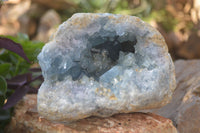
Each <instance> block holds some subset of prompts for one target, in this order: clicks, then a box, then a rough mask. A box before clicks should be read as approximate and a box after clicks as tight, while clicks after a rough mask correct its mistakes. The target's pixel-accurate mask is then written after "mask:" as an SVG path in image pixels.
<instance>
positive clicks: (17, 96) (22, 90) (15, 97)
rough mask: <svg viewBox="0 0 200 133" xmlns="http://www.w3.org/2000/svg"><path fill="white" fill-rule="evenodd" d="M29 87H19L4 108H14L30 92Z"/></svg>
mask: <svg viewBox="0 0 200 133" xmlns="http://www.w3.org/2000/svg"><path fill="white" fill-rule="evenodd" d="M30 89H31V88H30V87H29V86H23V87H19V88H17V89H16V90H15V92H14V93H13V94H12V95H11V96H10V97H9V98H8V100H7V103H6V104H5V105H4V106H3V109H8V108H11V107H13V106H14V105H15V104H17V102H18V101H19V100H21V99H22V97H23V96H24V95H26V93H27V92H28V91H29V90H30Z"/></svg>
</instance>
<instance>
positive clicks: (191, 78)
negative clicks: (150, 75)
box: [145, 60, 200, 133]
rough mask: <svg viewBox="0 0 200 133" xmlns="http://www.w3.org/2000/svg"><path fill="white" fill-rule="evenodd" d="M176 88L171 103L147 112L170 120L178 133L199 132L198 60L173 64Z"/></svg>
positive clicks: (199, 80) (199, 62) (199, 76)
mask: <svg viewBox="0 0 200 133" xmlns="http://www.w3.org/2000/svg"><path fill="white" fill-rule="evenodd" d="M175 68H176V81H177V88H176V89H175V91H174V94H173V98H172V101H171V103H169V104H168V105H166V106H164V107H162V108H160V109H153V110H148V111H145V112H152V113H156V114H158V115H161V116H164V117H166V118H169V119H171V120H172V121H173V122H174V125H176V126H177V129H178V131H179V132H180V133H199V132H200V126H199V125H200V60H189V61H186V60H178V61H176V62H175Z"/></svg>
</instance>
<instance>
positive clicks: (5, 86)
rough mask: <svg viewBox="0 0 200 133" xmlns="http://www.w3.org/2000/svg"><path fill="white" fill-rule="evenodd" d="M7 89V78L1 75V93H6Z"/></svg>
mask: <svg viewBox="0 0 200 133" xmlns="http://www.w3.org/2000/svg"><path fill="white" fill-rule="evenodd" d="M6 91H7V83H6V80H5V79H4V78H3V77H2V76H0V95H5V93H6Z"/></svg>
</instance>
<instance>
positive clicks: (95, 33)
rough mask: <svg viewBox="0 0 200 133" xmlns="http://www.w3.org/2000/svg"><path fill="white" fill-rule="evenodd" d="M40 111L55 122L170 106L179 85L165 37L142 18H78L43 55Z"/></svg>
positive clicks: (84, 15) (88, 15) (61, 30)
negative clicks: (177, 84)
mask: <svg viewBox="0 0 200 133" xmlns="http://www.w3.org/2000/svg"><path fill="white" fill-rule="evenodd" d="M38 60H39V64H40V66H41V68H42V72H43V76H44V82H43V84H42V85H41V87H40V89H39V92H38V103H37V104H38V112H39V114H40V115H41V116H43V117H44V118H46V119H49V120H52V121H60V122H70V121H75V120H78V119H82V118H86V117H89V116H100V117H107V116H111V115H113V114H116V113H128V112H134V111H139V110H143V109H152V108H158V107H161V106H164V105H165V104H167V103H168V102H169V101H170V99H171V96H172V93H173V91H174V89H175V86H176V81H175V73H174V65H173V62H172V60H171V57H170V55H169V53H168V48H167V46H166V44H165V41H164V39H163V37H162V36H161V34H160V33H159V32H158V31H157V30H156V29H154V28H153V27H151V26H150V25H149V24H147V23H145V22H143V21H141V20H140V19H139V18H138V17H134V16H127V15H113V14H108V13H105V14H93V13H78V14H75V15H73V16H72V17H71V18H70V19H68V20H67V21H66V22H64V23H63V24H61V25H60V26H59V28H58V30H57V32H56V33H55V34H54V36H53V38H52V39H51V40H50V42H48V43H47V44H46V45H45V46H44V47H43V49H42V51H41V53H40V54H39V55H38Z"/></svg>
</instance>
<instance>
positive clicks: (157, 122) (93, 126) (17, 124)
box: [6, 95, 177, 133]
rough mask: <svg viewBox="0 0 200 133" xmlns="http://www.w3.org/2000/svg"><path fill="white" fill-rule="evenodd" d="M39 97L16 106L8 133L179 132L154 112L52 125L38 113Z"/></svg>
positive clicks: (167, 120)
mask: <svg viewBox="0 0 200 133" xmlns="http://www.w3.org/2000/svg"><path fill="white" fill-rule="evenodd" d="M36 105H37V96H36V95H26V96H25V97H24V99H23V100H22V101H21V102H19V103H18V105H17V106H16V107H15V112H14V116H13V117H12V120H11V122H10V124H9V125H8V126H7V128H6V132H8V133H13V132H16V133H18V132H19V133H41V132H48V133H54V132H55V133H58V132H59V133H77V132H81V133H105V132H106V133H114V132H131V133H177V130H176V128H175V127H174V126H173V124H172V121H171V120H169V119H166V118H164V117H162V116H158V115H155V114H152V113H131V114H118V115H114V116H112V117H107V118H99V117H90V118H86V119H82V120H79V121H76V122H73V123H70V124H62V123H53V122H51V121H48V120H46V119H44V118H41V117H40V116H39V115H38V113H37V108H36Z"/></svg>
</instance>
